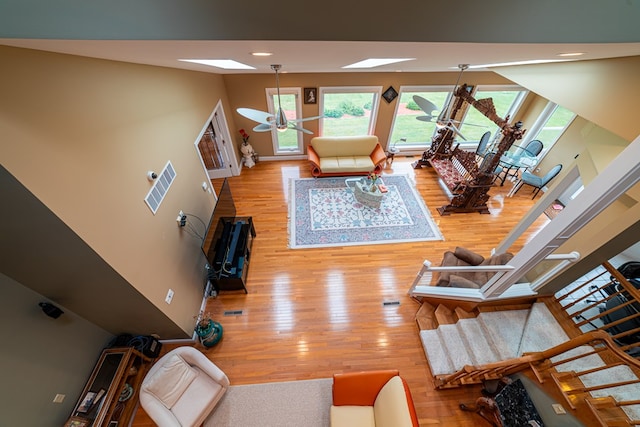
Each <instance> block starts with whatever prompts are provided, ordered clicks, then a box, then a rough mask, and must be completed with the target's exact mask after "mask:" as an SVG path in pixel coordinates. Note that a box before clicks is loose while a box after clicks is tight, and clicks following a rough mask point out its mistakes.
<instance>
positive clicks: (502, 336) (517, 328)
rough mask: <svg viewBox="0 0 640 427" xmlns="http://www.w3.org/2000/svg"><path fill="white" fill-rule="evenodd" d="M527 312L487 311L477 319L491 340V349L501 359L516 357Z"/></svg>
mask: <svg viewBox="0 0 640 427" xmlns="http://www.w3.org/2000/svg"><path fill="white" fill-rule="evenodd" d="M528 315H529V310H507V311H488V312H483V313H480V314H479V315H478V319H479V320H480V321H481V324H482V326H483V328H484V329H485V331H486V332H487V334H485V335H486V336H487V337H488V339H491V341H492V343H493V347H494V348H495V349H496V351H497V353H498V355H499V356H500V358H502V359H511V358H514V357H518V354H517V353H518V349H519V347H520V338H521V337H522V333H523V331H524V326H525V323H526V321H527V316H528Z"/></svg>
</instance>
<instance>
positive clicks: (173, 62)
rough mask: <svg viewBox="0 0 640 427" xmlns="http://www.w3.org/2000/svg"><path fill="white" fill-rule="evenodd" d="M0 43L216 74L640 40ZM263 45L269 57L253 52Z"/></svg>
mask: <svg viewBox="0 0 640 427" xmlns="http://www.w3.org/2000/svg"><path fill="white" fill-rule="evenodd" d="M0 45H7V46H15V47H22V48H29V49H38V50H44V51H51V52H58V53H65V54H71V55H80V56H87V57H93V58H101V59H109V60H115V61H124V62H131V63H139V64H148V65H155V66H161V67H170V68H181V69H187V70H195V71H202V72H209V73H216V74H251V73H266V72H272V71H271V69H270V65H271V64H282V66H283V67H282V72H291V73H316V72H317V73H333V72H362V71H367V72H394V71H403V72H435V71H452V70H457V69H458V68H457V66H458V64H471V65H480V64H494V63H503V62H512V61H525V60H540V59H544V60H557V59H561V58H560V57H558V56H557V55H558V54H559V53H568V52H584V55H583V56H580V57H577V59H578V60H590V59H602V58H613V57H622V56H637V55H640V43H602V44H596V43H591V44H588V43H573V44H563V43H547V44H509V43H430V42H368V41H366V42H365V41H363V42H358V41H269V40H257V41H217V40H216V41H209V40H203V41H183V40H150V41H138V40H135V41H127V40H125V41H122V40H48V39H0ZM256 51H267V52H272V53H273V55H272V56H269V57H255V56H252V55H251V52H256ZM399 57H400V58H416V59H415V60H412V61H405V62H401V63H396V64H391V65H386V66H382V67H377V68H371V69H365V70H362V69H342V68H341V67H343V66H345V65H349V64H352V63H354V62H357V61H361V60H363V59H366V58H399ZM178 59H234V60H236V61H239V62H242V63H245V64H248V65H251V66H254V67H256V70H223V69H220V68H215V67H209V66H205V65H199V64H193V63H186V62H181V61H178Z"/></svg>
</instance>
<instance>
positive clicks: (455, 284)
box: [449, 274, 480, 289]
mask: <svg viewBox="0 0 640 427" xmlns="http://www.w3.org/2000/svg"><path fill="white" fill-rule="evenodd" d="M449 286H451V287H452V288H469V289H479V288H480V286H478V284H476V283H474V282H473V281H471V280H469V279H465V278H464V277H462V276H458V275H456V274H452V275H450V276H449Z"/></svg>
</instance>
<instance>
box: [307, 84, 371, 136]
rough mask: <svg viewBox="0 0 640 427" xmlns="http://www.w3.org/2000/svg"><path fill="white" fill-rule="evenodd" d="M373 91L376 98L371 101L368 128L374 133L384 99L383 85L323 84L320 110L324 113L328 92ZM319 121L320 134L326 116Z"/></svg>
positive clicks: (319, 92) (320, 90)
mask: <svg viewBox="0 0 640 427" xmlns="http://www.w3.org/2000/svg"><path fill="white" fill-rule="evenodd" d="M354 92H359V93H372V94H373V95H374V99H373V101H372V102H371V117H370V119H369V129H368V130H367V134H368V135H373V133H374V131H375V129H376V123H377V121H378V108H379V105H380V102H381V100H382V86H324V87H323V86H321V87H320V88H319V89H318V98H319V101H318V104H319V105H318V107H319V111H320V113H321V114H322V112H323V111H324V95H325V94H326V93H354ZM318 121H319V123H318V132H319V133H320V135H322V134H323V128H324V118H320V119H319V120H318Z"/></svg>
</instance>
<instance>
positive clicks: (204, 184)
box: [202, 181, 209, 191]
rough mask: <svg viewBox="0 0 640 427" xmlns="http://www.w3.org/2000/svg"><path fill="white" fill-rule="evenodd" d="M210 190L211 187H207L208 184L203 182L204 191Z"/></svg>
mask: <svg viewBox="0 0 640 427" xmlns="http://www.w3.org/2000/svg"><path fill="white" fill-rule="evenodd" d="M208 189H209V186H208V185H207V183H206V182H204V181H202V191H207V190H208Z"/></svg>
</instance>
